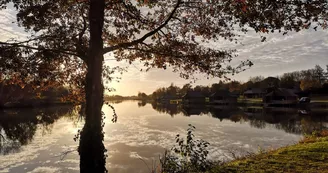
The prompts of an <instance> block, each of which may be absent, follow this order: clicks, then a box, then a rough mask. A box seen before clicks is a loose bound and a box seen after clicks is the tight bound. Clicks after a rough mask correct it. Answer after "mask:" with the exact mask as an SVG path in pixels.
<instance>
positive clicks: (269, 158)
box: [208, 131, 328, 173]
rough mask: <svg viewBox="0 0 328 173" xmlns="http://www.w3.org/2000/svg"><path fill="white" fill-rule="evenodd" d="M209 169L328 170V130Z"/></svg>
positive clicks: (219, 171)
mask: <svg viewBox="0 0 328 173" xmlns="http://www.w3.org/2000/svg"><path fill="white" fill-rule="evenodd" d="M208 172H210V173H223V172H224V173H226V172H236V173H237V172H272V173H275V172H293V173H294V172H309V173H312V172H313V173H317V172H326V173H328V132H327V131H324V132H321V133H320V134H317V135H312V136H309V137H306V138H305V139H303V140H302V141H300V142H299V143H298V144H295V145H292V146H287V147H283V148H279V149H277V150H273V151H269V152H266V153H261V154H257V155H253V156H250V157H247V158H241V159H237V160H234V161H232V162H229V163H225V164H223V165H218V166H215V167H214V168H212V169H211V170H210V171H208Z"/></svg>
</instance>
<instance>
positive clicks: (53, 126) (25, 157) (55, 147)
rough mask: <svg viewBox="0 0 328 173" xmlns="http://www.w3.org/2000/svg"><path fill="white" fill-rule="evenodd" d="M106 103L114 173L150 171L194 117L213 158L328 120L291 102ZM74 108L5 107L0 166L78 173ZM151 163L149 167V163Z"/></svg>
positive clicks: (0, 120) (277, 141)
mask: <svg viewBox="0 0 328 173" xmlns="http://www.w3.org/2000/svg"><path fill="white" fill-rule="evenodd" d="M114 107H115V109H116V112H117V114H118V116H119V117H118V121H117V123H115V124H113V123H112V122H111V115H112V110H111V109H110V108H109V107H107V106H104V108H103V111H104V112H105V113H106V116H107V118H106V119H105V123H106V124H105V127H104V131H105V141H104V145H105V147H106V148H107V150H108V152H107V154H108V157H107V160H106V162H107V165H106V167H107V169H108V170H109V172H115V173H130V172H142V173H143V172H149V170H148V167H152V166H153V165H158V158H159V155H160V154H162V153H163V152H164V150H165V148H168V149H169V148H171V147H172V146H173V145H174V141H175V140H174V139H175V136H176V135H177V134H185V133H186V129H187V127H188V124H192V125H194V126H196V132H195V135H196V138H199V139H204V140H206V141H208V142H210V144H211V146H210V153H211V155H210V157H211V158H213V159H222V160H229V159H231V158H232V157H231V152H233V153H236V154H238V155H243V154H247V153H248V152H257V151H258V150H259V148H261V149H269V148H277V147H281V146H286V145H290V144H294V143H296V142H297V141H298V140H300V138H301V137H302V134H303V132H307V133H310V132H311V131H313V130H314V129H323V128H327V127H328V123H327V122H328V116H327V115H328V114H327V112H326V111H325V110H317V111H315V110H312V111H311V112H309V111H307V112H304V111H302V112H300V111H299V110H295V109H289V108H277V109H265V110H264V109H262V108H256V107H254V108H226V107H215V108H208V107H197V108H182V109H180V108H177V107H176V106H172V105H171V106H169V107H165V106H161V105H151V104H144V103H138V102H132V101H131V102H122V103H118V104H114ZM76 114H77V112H76V111H75V110H74V109H72V108H69V107H56V108H47V109H38V110H32V109H23V110H19V111H18V110H7V111H4V112H2V113H0V133H1V136H0V173H2V172H14V173H20V172H31V173H36V172H47V173H48V172H49V173H54V172H79V155H78V152H77V151H76V149H77V147H78V141H76V142H75V141H74V136H75V135H76V134H77V133H78V130H80V129H81V128H82V127H83V121H82V120H80V119H79V117H78V116H77V115H76ZM303 114H306V115H303ZM147 165H148V166H147Z"/></svg>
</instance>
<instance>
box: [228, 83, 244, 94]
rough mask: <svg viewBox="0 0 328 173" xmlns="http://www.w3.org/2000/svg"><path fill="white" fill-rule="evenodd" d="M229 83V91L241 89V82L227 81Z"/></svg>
mask: <svg viewBox="0 0 328 173" xmlns="http://www.w3.org/2000/svg"><path fill="white" fill-rule="evenodd" d="M228 85H229V91H230V92H233V91H241V83H240V82H238V81H231V82H229V83H228Z"/></svg>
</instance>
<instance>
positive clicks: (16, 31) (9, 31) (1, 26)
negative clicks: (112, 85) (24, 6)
mask: <svg viewBox="0 0 328 173" xmlns="http://www.w3.org/2000/svg"><path fill="white" fill-rule="evenodd" d="M0 21H1V22H0V41H7V40H10V39H13V38H14V39H18V40H20V39H24V38H26V37H27V34H26V33H25V32H24V30H23V29H22V28H20V27H18V26H17V22H16V11H15V10H14V9H13V8H12V7H8V8H6V9H4V10H0Z"/></svg>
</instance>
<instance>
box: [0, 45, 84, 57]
mask: <svg viewBox="0 0 328 173" xmlns="http://www.w3.org/2000/svg"><path fill="white" fill-rule="evenodd" d="M1 45H5V46H8V47H6V48H7V49H10V48H12V47H19V48H27V49H32V50H46V51H51V52H57V53H62V54H66V55H72V56H78V55H77V54H75V53H73V52H70V51H69V50H60V49H48V48H43V47H32V46H28V45H22V44H17V43H6V42H0V46H1Z"/></svg>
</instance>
